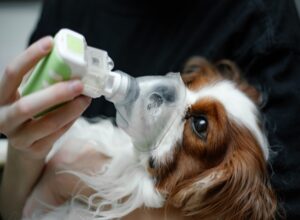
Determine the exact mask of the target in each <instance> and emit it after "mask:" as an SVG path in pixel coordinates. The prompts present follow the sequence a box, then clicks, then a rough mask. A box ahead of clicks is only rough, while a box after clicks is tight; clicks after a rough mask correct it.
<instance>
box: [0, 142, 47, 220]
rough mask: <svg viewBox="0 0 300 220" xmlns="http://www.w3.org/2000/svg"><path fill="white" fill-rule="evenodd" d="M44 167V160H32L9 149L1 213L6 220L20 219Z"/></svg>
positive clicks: (13, 149) (4, 175)
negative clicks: (27, 199)
mask: <svg viewBox="0 0 300 220" xmlns="http://www.w3.org/2000/svg"><path fill="white" fill-rule="evenodd" d="M43 167H44V159H38V160H37V159H36V160H34V159H31V158H30V157H27V156H26V155H25V154H24V152H21V151H19V150H16V149H15V148H13V147H9V148H8V154H7V163H6V165H5V168H4V172H3V177H2V184H1V191H0V211H1V215H2V217H3V218H4V219H10V220H14V219H20V218H21V215H22V210H23V207H24V205H25V202H26V198H27V197H28V195H29V193H30V192H31V190H32V188H33V187H34V185H35V183H36V181H37V180H38V178H39V176H40V173H41V171H42V169H43Z"/></svg>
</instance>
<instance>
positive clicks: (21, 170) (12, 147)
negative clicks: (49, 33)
mask: <svg viewBox="0 0 300 220" xmlns="http://www.w3.org/2000/svg"><path fill="white" fill-rule="evenodd" d="M51 48H52V38H50V37H46V38H43V39H42V40H40V41H38V42H36V43H34V44H33V45H32V46H30V47H29V48H28V49H27V50H26V51H25V52H23V53H22V54H20V55H19V56H18V57H17V58H16V59H15V60H14V61H13V62H12V63H11V64H9V65H8V66H7V68H6V71H5V72H4V74H2V75H0V94H1V95H0V133H3V134H5V135H6V136H7V138H8V142H9V149H8V157H7V162H6V164H5V168H4V173H3V177H2V183H1V188H0V212H1V215H2V217H3V218H4V219H20V217H21V215H22V210H23V206H24V204H25V201H26V199H27V197H28V195H29V194H30V192H31V190H32V189H33V187H34V185H35V183H36V182H37V180H38V178H39V176H40V175H41V172H42V170H43V168H44V160H45V157H46V155H47V154H48V152H49V151H50V149H51V147H52V145H53V143H54V142H55V141H56V140H57V139H58V138H59V137H60V136H61V135H62V134H64V133H65V132H66V131H67V130H68V128H69V127H70V126H71V125H72V123H73V122H74V121H75V120H76V118H77V117H79V116H80V115H81V113H82V112H83V111H84V110H85V109H86V107H87V106H88V105H89V103H90V99H89V98H87V97H83V96H79V95H80V94H81V92H82V90H83V85H82V83H81V82H79V81H69V82H61V83H57V84H55V85H53V86H51V87H49V88H46V89H44V90H42V91H39V92H36V93H34V94H31V95H28V96H25V97H20V94H19V93H18V87H19V85H20V83H21V81H22V79H23V76H24V75H25V74H26V73H27V72H28V71H30V69H32V68H33V67H34V65H36V64H37V62H38V61H39V60H40V59H41V58H42V57H44V56H45V55H47V54H48V53H49V51H50V50H51ZM63 102H68V103H67V104H65V105H64V106H63V107H61V108H58V109H56V110H54V111H52V112H50V113H48V114H47V115H45V116H43V117H41V118H39V119H35V120H33V119H32V118H33V116H34V115H36V114H38V113H39V112H42V111H43V110H45V109H48V108H49V107H52V106H54V105H57V104H59V103H63Z"/></svg>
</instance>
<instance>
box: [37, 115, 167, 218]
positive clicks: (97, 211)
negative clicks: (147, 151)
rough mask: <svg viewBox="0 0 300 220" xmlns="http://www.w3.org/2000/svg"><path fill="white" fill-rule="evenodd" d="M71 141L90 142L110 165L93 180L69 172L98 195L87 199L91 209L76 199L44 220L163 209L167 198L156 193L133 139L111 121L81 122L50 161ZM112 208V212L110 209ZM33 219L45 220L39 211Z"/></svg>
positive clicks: (116, 216) (116, 214)
mask: <svg viewBox="0 0 300 220" xmlns="http://www.w3.org/2000/svg"><path fill="white" fill-rule="evenodd" d="M69 138H71V139H73V138H75V139H83V140H89V141H91V142H92V143H94V145H95V148H96V149H97V150H99V152H102V153H104V154H105V155H108V156H110V157H111V161H110V162H109V163H108V164H107V166H105V168H104V169H103V170H101V171H99V173H97V174H95V175H93V176H89V175H86V174H83V173H79V172H74V171H66V172H68V173H71V174H74V175H76V176H78V177H79V178H80V179H81V180H82V181H83V182H85V183H86V184H87V185H88V186H89V187H91V188H93V189H94V190H95V191H96V193H95V194H93V195H92V196H91V197H89V198H88V199H87V202H88V205H89V206H90V208H91V209H89V210H88V208H87V207H82V206H80V205H79V204H78V202H76V199H75V200H74V201H73V202H72V203H67V204H65V205H64V206H63V207H59V208H58V209H56V210H54V211H53V212H51V213H48V214H47V215H46V216H44V219H45V220H54V219H55V220H56V219H72V220H77V219H95V220H96V219H97V220H100V219H115V218H120V217H123V216H126V215H127V214H129V213H130V212H132V211H133V210H135V209H137V208H139V207H142V206H146V207H153V208H158V207H162V205H163V203H164V197H163V196H162V195H160V194H159V192H158V191H157V190H156V188H155V186H154V183H153V180H152V178H151V177H150V175H149V174H148V172H146V170H145V166H144V163H143V162H141V160H140V158H139V157H138V155H137V154H136V151H135V150H134V148H133V145H132V142H131V139H130V138H129V137H128V135H127V134H126V133H125V132H123V131H122V130H121V129H119V128H117V127H114V126H113V125H112V123H111V122H110V121H109V120H101V121H100V122H98V123H96V124H89V123H87V122H86V121H84V120H83V119H80V120H78V121H77V122H76V123H75V125H74V126H73V127H72V129H71V130H70V131H69V132H68V133H67V134H66V135H64V136H63V137H62V138H61V139H60V140H59V141H58V142H57V144H56V146H55V147H54V150H53V152H51V153H50V155H49V159H50V158H51V155H53V154H54V153H55V151H56V150H57V149H59V147H60V146H59V145H60V144H62V143H64V142H65V141H66V139H69ZM70 147H72V146H70ZM78 198H81V197H80V196H78ZM97 199H101V200H97ZM96 200H97V202H96ZM109 206H110V207H112V208H111V209H107V207H109ZM87 211H89V212H87ZM76 213H80V214H76ZM58 216H59V217H58ZM62 216H63V217H62ZM82 216H89V217H88V218H87V217H85V218H83V217H82ZM32 219H43V217H42V216H41V215H39V213H38V211H37V212H36V213H34V216H33V218H32Z"/></svg>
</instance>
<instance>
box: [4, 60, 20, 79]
mask: <svg viewBox="0 0 300 220" xmlns="http://www.w3.org/2000/svg"><path fill="white" fill-rule="evenodd" d="M4 73H5V76H6V77H7V78H8V79H14V78H15V77H16V75H17V74H18V73H17V70H16V68H15V67H14V66H13V65H12V64H9V65H7V66H6V68H5V72H4Z"/></svg>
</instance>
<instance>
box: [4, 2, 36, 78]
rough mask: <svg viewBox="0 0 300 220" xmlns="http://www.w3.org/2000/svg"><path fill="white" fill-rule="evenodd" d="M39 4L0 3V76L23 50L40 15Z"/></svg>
mask: <svg viewBox="0 0 300 220" xmlns="http://www.w3.org/2000/svg"><path fill="white" fill-rule="evenodd" d="M40 7H41V4H40V3H36V2H28V3H3V2H2V3H0V48H1V49H0V74H2V73H3V70H4V69H5V67H6V65H7V63H8V62H9V61H10V60H11V59H12V58H14V57H15V56H16V55H18V54H19V53H20V52H21V51H23V50H24V48H26V46H27V42H28V39H29V36H30V34H31V32H32V30H33V28H34V26H35V25H36V22H37V18H38V16H39V14H40Z"/></svg>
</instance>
